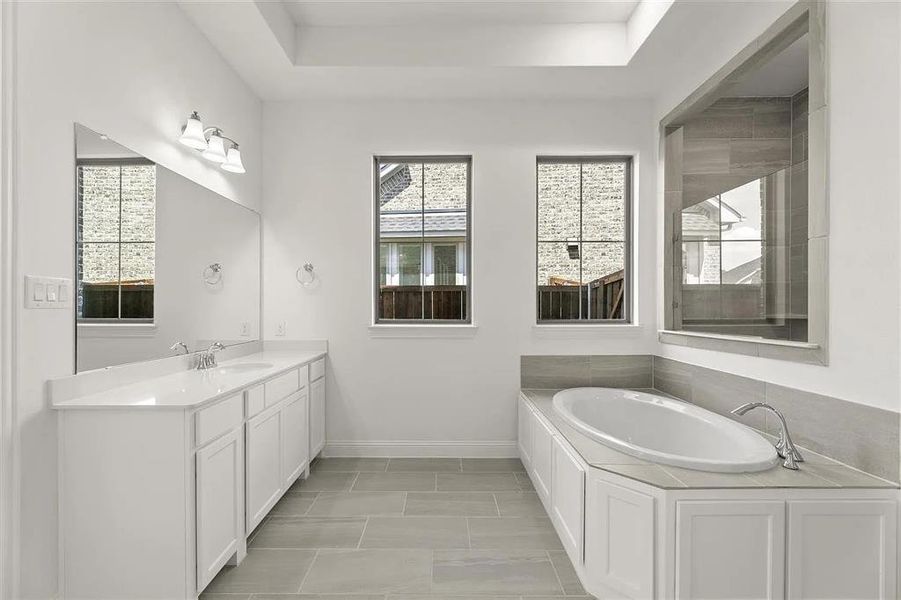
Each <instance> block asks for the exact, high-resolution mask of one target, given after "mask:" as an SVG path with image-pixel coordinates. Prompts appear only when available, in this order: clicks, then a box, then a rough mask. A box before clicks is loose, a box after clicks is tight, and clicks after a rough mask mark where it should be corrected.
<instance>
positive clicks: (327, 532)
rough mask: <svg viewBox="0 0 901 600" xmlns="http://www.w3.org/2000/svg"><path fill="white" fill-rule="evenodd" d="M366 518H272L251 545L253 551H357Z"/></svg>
mask: <svg viewBox="0 0 901 600" xmlns="http://www.w3.org/2000/svg"><path fill="white" fill-rule="evenodd" d="M365 526H366V519H364V518H352V517H343V518H342V517H272V518H270V519H269V521H267V522H266V524H265V525H264V526H263V528H262V529H261V530H260V532H259V533H257V535H256V537H254V538H253V541H252V542H251V544H250V545H251V547H253V548H356V547H357V545H358V544H359V543H360V537H361V536H362V535H363V528H364V527H365Z"/></svg>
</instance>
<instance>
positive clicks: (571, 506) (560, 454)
mask: <svg viewBox="0 0 901 600" xmlns="http://www.w3.org/2000/svg"><path fill="white" fill-rule="evenodd" d="M553 440H554V442H553V443H554V467H553V469H552V480H553V485H552V486H551V487H552V489H551V497H552V498H553V511H552V517H553V519H554V520H555V521H557V523H558V525H559V526H560V534H561V535H560V539H561V541H562V542H563V545H564V546H565V547H566V550H567V551H568V552H569V556H570V558H571V559H572V561H573V562H574V563H577V564H582V562H583V559H584V553H583V547H582V540H583V533H584V529H585V520H584V519H585V467H584V466H583V465H582V461H581V460H580V459H579V458H577V457H576V456H575V454H573V453H572V451H571V450H570V449H569V448H568V447H567V445H566V442H564V441H562V440H561V439H560V438H558V437H555V438H553Z"/></svg>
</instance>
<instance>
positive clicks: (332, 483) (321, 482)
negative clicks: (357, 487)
mask: <svg viewBox="0 0 901 600" xmlns="http://www.w3.org/2000/svg"><path fill="white" fill-rule="evenodd" d="M356 478H357V474H356V473H340V472H338V473H333V472H329V471H314V472H312V473H310V476H309V477H307V478H306V479H304V480H300V479H298V480H297V483H295V484H294V485H292V486H291V490H290V491H291V492H346V491H349V490H350V487H351V486H352V485H353V483H354V480H355V479H356Z"/></svg>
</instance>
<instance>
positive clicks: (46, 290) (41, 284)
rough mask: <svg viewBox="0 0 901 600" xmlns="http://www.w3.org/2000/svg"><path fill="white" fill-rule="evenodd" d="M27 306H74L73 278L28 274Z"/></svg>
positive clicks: (26, 285) (26, 278)
mask: <svg viewBox="0 0 901 600" xmlns="http://www.w3.org/2000/svg"><path fill="white" fill-rule="evenodd" d="M25 308H72V280H71V279H66V278H64V277H35V276H33V275H26V276H25Z"/></svg>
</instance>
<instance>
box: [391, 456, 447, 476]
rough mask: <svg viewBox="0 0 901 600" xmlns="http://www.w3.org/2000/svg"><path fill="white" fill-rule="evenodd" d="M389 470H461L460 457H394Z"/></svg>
mask: <svg viewBox="0 0 901 600" xmlns="http://www.w3.org/2000/svg"><path fill="white" fill-rule="evenodd" d="M388 470H389V471H426V472H431V473H436V472H438V471H442V472H448V471H449V472H457V473H459V472H460V459H459V458H392V459H391V460H390V461H389V462H388Z"/></svg>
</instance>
